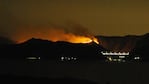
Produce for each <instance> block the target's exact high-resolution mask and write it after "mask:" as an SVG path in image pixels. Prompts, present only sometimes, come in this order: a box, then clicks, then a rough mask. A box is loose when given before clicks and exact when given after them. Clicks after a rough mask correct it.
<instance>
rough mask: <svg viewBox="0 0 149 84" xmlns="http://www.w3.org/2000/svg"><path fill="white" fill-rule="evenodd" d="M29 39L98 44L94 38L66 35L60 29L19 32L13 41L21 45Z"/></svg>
mask: <svg viewBox="0 0 149 84" xmlns="http://www.w3.org/2000/svg"><path fill="white" fill-rule="evenodd" d="M30 38H40V39H46V40H50V41H53V42H56V41H66V42H70V43H91V42H95V43H97V44H99V42H98V39H97V38H95V37H94V36H91V35H90V36H83V35H76V34H73V33H70V32H69V33H66V32H65V31H64V30H62V29H49V30H44V31H43V30H41V31H40V32H39V31H36V30H33V31H31V30H30V32H28V31H21V33H20V34H18V35H16V36H15V38H14V40H16V41H17V43H22V42H24V41H26V40H28V39H30Z"/></svg>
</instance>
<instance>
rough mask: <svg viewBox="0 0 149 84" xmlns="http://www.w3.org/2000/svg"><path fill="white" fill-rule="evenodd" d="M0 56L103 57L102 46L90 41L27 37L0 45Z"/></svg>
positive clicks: (46, 57)
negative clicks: (6, 44) (73, 41)
mask: <svg viewBox="0 0 149 84" xmlns="http://www.w3.org/2000/svg"><path fill="white" fill-rule="evenodd" d="M0 50H1V51H2V53H1V58H12V59H13V58H14V59H25V58H26V57H40V58H41V59H52V60H53V59H57V60H60V58H61V57H62V56H64V57H75V58H78V59H79V60H84V59H104V58H103V56H102V55H101V53H100V52H101V51H103V50H105V49H104V48H103V47H102V46H100V45H98V44H96V43H94V42H92V43H88V44H81V43H77V44H76V43H68V42H62V41H59V42H52V41H48V40H42V39H35V38H32V39H29V40H28V41H26V42H24V43H21V44H13V45H8V46H5V47H1V48H0Z"/></svg>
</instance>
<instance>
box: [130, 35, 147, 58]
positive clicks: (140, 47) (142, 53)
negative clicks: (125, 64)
mask: <svg viewBox="0 0 149 84" xmlns="http://www.w3.org/2000/svg"><path fill="white" fill-rule="evenodd" d="M132 56H136V57H138V56H139V57H141V59H142V61H149V33H147V34H145V35H143V36H141V37H140V39H139V40H138V41H137V43H136V46H135V47H134V49H133V50H132Z"/></svg>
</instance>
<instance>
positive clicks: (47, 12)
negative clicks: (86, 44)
mask: <svg viewBox="0 0 149 84" xmlns="http://www.w3.org/2000/svg"><path fill="white" fill-rule="evenodd" d="M70 22H74V23H77V24H81V25H82V26H84V27H86V28H88V29H89V30H90V31H92V32H93V33H94V34H95V35H127V34H131V35H134V34H135V35H140V34H144V33H147V32H149V0H0V35H4V36H10V35H13V34H15V33H16V31H18V30H20V29H21V28H25V27H24V26H30V25H31V26H33V25H35V26H39V25H40V26H41V25H42V26H47V25H49V24H58V25H63V26H65V25H68V24H69V23H70ZM40 28H41V27H40ZM34 29H35V30H36V28H35V27H34V28H33V30H34Z"/></svg>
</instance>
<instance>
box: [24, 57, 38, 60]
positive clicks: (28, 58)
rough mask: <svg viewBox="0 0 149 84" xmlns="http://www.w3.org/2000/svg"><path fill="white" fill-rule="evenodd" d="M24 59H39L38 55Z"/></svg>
mask: <svg viewBox="0 0 149 84" xmlns="http://www.w3.org/2000/svg"><path fill="white" fill-rule="evenodd" d="M26 59H29V60H37V59H40V57H27V58H26Z"/></svg>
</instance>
